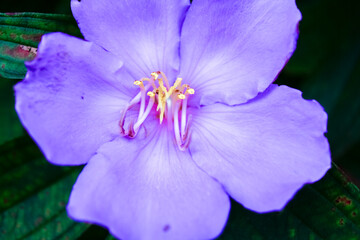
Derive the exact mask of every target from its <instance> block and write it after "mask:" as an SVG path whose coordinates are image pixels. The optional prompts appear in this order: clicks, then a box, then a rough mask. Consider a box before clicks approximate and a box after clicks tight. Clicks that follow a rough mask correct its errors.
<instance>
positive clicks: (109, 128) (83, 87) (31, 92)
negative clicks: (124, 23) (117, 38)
mask: <svg viewBox="0 0 360 240" xmlns="http://www.w3.org/2000/svg"><path fill="white" fill-rule="evenodd" d="M26 65H27V68H28V73H27V75H26V77H25V79H24V80H23V81H22V82H20V83H18V84H17V85H16V86H15V91H16V111H17V112H18V115H19V117H20V120H21V121H22V123H23V125H24V126H25V128H26V129H27V130H28V131H29V133H30V135H31V136H32V137H33V138H34V139H35V141H36V142H37V143H38V145H39V146H40V148H41V149H42V151H43V152H44V154H45V155H46V158H47V159H48V160H49V161H50V162H52V163H55V164H61V165H76V164H83V163H86V162H87V161H88V160H89V159H90V157H91V156H92V155H93V154H94V153H95V151H96V150H97V149H98V148H99V146H100V145H101V144H103V143H105V142H107V141H110V140H112V139H114V138H115V137H116V136H118V135H119V133H120V129H119V126H118V122H119V119H120V114H121V110H122V108H123V107H124V105H125V104H126V103H127V101H129V100H130V97H129V96H128V95H131V94H134V93H132V90H131V89H130V88H129V87H127V86H126V85H124V84H123V83H126V81H128V83H130V84H131V83H132V80H130V79H129V76H128V75H127V74H126V72H124V71H123V70H122V69H120V68H121V66H122V62H121V61H119V60H118V59H117V58H116V57H114V56H113V55H111V54H109V53H108V52H106V51H104V50H103V49H102V48H100V47H98V46H96V45H95V44H93V43H89V42H85V41H83V40H80V39H76V38H74V37H70V36H67V35H65V34H61V33H54V34H49V35H45V36H44V37H43V39H42V41H41V44H40V46H39V52H38V56H37V58H36V59H35V60H34V61H32V62H29V63H27V64H26ZM134 90H136V88H134ZM134 95H135V94H134Z"/></svg>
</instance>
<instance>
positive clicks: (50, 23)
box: [0, 13, 81, 79]
mask: <svg viewBox="0 0 360 240" xmlns="http://www.w3.org/2000/svg"><path fill="white" fill-rule="evenodd" d="M49 32H64V33H68V34H70V35H74V36H79V37H80V36H81V34H80V32H79V29H78V27H77V25H76V22H75V21H74V19H73V18H72V17H71V16H68V15H62V14H44V13H13V14H11V13H0V77H2V78H9V79H21V78H23V77H24V76H25V73H26V68H25V66H24V61H30V60H32V59H34V58H35V56H36V53H37V46H38V44H39V42H40V40H41V37H42V35H43V34H45V33H49Z"/></svg>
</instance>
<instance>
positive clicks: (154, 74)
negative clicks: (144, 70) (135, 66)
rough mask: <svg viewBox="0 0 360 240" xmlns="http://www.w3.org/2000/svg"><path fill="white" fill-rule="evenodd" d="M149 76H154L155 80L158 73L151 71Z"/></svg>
mask: <svg viewBox="0 0 360 240" xmlns="http://www.w3.org/2000/svg"><path fill="white" fill-rule="evenodd" d="M151 76H152V77H153V78H155V80H156V79H157V78H158V76H159V74H158V73H157V72H152V73H151Z"/></svg>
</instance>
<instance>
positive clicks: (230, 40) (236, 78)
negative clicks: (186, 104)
mask: <svg viewBox="0 0 360 240" xmlns="http://www.w3.org/2000/svg"><path fill="white" fill-rule="evenodd" d="M300 19H301V14H300V12H299V10H298V9H297V8H296V5H295V0H280V1H273V0H264V1H255V0H235V1H217V0H195V1H194V2H193V3H192V5H191V7H190V9H189V12H188V14H187V15H186V19H185V21H184V26H183V30H182V33H181V48H180V49H181V52H180V53H181V54H180V55H181V65H180V76H181V77H182V78H184V79H186V82H187V83H189V84H190V85H191V87H193V88H194V89H195V90H196V92H197V94H196V95H194V97H192V100H191V104H192V105H195V104H196V105H198V104H201V105H207V104H211V103H214V102H223V103H227V104H230V105H234V104H240V103H243V102H246V101H247V100H249V99H252V98H253V97H255V96H256V95H257V94H258V93H259V92H262V91H264V90H265V89H266V88H267V87H268V86H269V85H270V84H271V82H273V81H274V79H275V78H276V76H277V74H278V73H279V72H280V70H281V69H282V68H283V66H284V64H285V63H286V62H287V61H288V59H289V58H290V56H291V55H292V52H293V51H294V49H295V45H296V40H297V36H298V32H297V24H298V22H299V20H300Z"/></svg>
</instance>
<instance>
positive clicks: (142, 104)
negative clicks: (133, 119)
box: [138, 83, 145, 120]
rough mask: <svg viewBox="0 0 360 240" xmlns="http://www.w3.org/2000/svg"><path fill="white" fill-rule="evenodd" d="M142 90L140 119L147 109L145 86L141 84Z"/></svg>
mask: <svg viewBox="0 0 360 240" xmlns="http://www.w3.org/2000/svg"><path fill="white" fill-rule="evenodd" d="M141 84H142V83H141ZM140 92H141V100H140V110H139V115H138V120H139V119H140V118H141V116H142V115H143V114H144V110H145V88H144V87H141V86H140Z"/></svg>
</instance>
